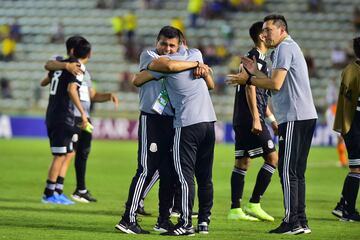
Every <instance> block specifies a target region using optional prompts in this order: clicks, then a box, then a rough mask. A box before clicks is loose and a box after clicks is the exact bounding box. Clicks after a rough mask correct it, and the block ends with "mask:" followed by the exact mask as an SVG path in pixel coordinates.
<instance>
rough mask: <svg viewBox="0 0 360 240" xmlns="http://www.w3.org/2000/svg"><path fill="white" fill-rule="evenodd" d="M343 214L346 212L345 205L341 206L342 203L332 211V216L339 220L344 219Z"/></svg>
mask: <svg viewBox="0 0 360 240" xmlns="http://www.w3.org/2000/svg"><path fill="white" fill-rule="evenodd" d="M343 212H344V205H342V204H340V203H337V204H336V207H335V208H334V210H332V212H331V213H332V214H333V215H334V216H335V217H338V218H342V217H343Z"/></svg>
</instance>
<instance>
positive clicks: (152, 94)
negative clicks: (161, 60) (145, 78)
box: [139, 50, 174, 116]
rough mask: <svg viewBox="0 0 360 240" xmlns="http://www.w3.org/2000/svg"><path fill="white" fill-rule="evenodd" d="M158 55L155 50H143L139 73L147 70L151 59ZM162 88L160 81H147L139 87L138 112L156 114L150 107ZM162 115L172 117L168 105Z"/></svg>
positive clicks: (171, 111) (172, 113)
mask: <svg viewBox="0 0 360 240" xmlns="http://www.w3.org/2000/svg"><path fill="white" fill-rule="evenodd" d="M158 57H159V55H158V54H157V53H156V51H155V50H144V51H143V52H142V53H141V55H140V64H139V68H140V71H143V70H147V69H148V66H149V64H150V63H151V62H152V60H153V59H156V58H158ZM163 87H164V84H162V82H161V81H149V82H147V83H145V84H143V85H142V86H141V87H140V91H139V97H140V110H141V111H143V112H146V113H152V114H157V113H156V112H155V111H154V110H152V106H153V104H154V102H155V101H156V99H157V97H158V96H159V94H160V91H161V90H162V88H163ZM162 115H166V116H174V112H173V110H172V109H171V105H170V103H168V104H167V105H166V106H165V109H164V111H163V113H162Z"/></svg>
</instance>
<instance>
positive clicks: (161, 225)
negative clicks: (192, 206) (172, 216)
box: [154, 219, 174, 233]
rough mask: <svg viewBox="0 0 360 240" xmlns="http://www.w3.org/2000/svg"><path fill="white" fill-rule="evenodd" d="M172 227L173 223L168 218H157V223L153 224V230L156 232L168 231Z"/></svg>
mask: <svg viewBox="0 0 360 240" xmlns="http://www.w3.org/2000/svg"><path fill="white" fill-rule="evenodd" d="M173 229H174V224H173V223H172V222H171V221H170V220H169V219H166V220H160V219H158V221H157V223H156V224H155V226H154V230H155V231H157V232H162V233H164V232H169V231H172V230H173Z"/></svg>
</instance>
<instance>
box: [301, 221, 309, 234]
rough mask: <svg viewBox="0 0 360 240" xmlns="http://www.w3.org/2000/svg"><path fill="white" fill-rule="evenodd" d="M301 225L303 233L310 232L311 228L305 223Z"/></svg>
mask: <svg viewBox="0 0 360 240" xmlns="http://www.w3.org/2000/svg"><path fill="white" fill-rule="evenodd" d="M301 227H302V228H303V230H304V233H305V234H309V233H311V229H310V227H309V225H308V224H307V223H302V224H301Z"/></svg>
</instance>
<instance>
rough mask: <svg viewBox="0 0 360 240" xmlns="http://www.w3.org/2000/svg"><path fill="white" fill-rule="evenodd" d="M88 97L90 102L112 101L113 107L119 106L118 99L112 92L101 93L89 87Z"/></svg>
mask: <svg viewBox="0 0 360 240" xmlns="http://www.w3.org/2000/svg"><path fill="white" fill-rule="evenodd" d="M90 99H91V101H92V102H108V101H112V102H113V103H114V106H115V109H117V107H118V106H119V99H118V98H117V97H116V95H115V94H114V93H101V92H97V91H96V90H95V89H93V88H90Z"/></svg>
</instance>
